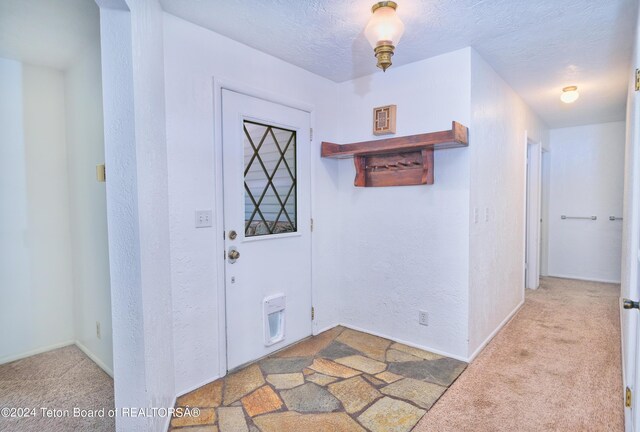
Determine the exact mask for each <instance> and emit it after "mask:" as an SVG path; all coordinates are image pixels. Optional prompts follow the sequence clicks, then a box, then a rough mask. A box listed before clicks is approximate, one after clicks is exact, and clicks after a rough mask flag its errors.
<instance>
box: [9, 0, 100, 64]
mask: <svg viewBox="0 0 640 432" xmlns="http://www.w3.org/2000/svg"><path fill="white" fill-rule="evenodd" d="M99 37H100V18H99V10H98V6H97V5H96V3H95V2H94V1H93V0H0V57H4V58H10V59H15V60H20V61H23V62H25V63H30V64H35V65H41V66H48V67H52V68H56V69H66V68H67V67H68V66H69V64H70V63H71V62H72V61H73V59H74V58H75V56H76V55H77V54H78V53H79V52H81V50H83V49H84V48H85V46H88V45H89V44H90V43H91V42H92V41H95V40H97V38H99Z"/></svg>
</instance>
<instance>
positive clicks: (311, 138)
mask: <svg viewBox="0 0 640 432" xmlns="http://www.w3.org/2000/svg"><path fill="white" fill-rule="evenodd" d="M309 141H313V128H309Z"/></svg>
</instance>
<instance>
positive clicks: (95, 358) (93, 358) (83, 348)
mask: <svg viewBox="0 0 640 432" xmlns="http://www.w3.org/2000/svg"><path fill="white" fill-rule="evenodd" d="M75 344H76V346H77V347H78V348H80V351H82V352H83V353H85V355H86V356H87V357H89V358H90V359H91V361H92V362H94V363H95V364H97V365H98V367H99V368H100V369H102V370H103V371H105V373H106V374H107V375H109V376H110V377H111V378H113V370H111V368H109V367H108V366H107V365H106V364H104V362H103V361H102V360H100V359H99V358H98V356H97V355H95V354H94V353H93V352H91V350H90V349H89V348H87V347H86V346H85V345H84V344H83V343H82V342H80V341H78V340H77V341H75Z"/></svg>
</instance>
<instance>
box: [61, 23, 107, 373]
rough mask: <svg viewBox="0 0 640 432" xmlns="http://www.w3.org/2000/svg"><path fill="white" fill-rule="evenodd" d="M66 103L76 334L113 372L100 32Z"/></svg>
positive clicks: (69, 81) (78, 65) (74, 70)
mask: <svg viewBox="0 0 640 432" xmlns="http://www.w3.org/2000/svg"><path fill="white" fill-rule="evenodd" d="M96 18H97V17H96ZM96 30H98V29H96ZM65 101H66V112H67V115H66V120H67V124H66V126H67V161H68V166H69V205H70V218H71V226H72V227H73V229H72V230H71V252H72V256H73V286H74V310H75V324H74V327H75V331H74V334H75V339H76V343H77V344H78V346H80V347H81V349H82V350H83V351H85V353H87V355H89V356H90V357H92V359H93V360H94V361H95V362H96V363H98V364H100V366H101V367H102V368H103V369H105V370H106V371H107V373H111V374H112V375H113V340H112V332H111V284H110V279H109V245H108V242H107V198H106V186H105V184H104V183H98V182H97V181H96V176H95V166H96V165H97V164H100V163H104V160H105V156H104V128H103V119H102V116H103V114H102V78H101V70H100V45H99V35H96V37H95V44H92V45H91V46H90V47H87V49H86V50H85V52H83V53H82V54H81V55H80V56H79V57H78V58H77V59H75V61H74V63H73V64H72V65H71V66H70V67H69V68H68V69H67V71H66V73H65ZM96 322H99V323H100V333H101V336H100V338H98V337H97V335H96Z"/></svg>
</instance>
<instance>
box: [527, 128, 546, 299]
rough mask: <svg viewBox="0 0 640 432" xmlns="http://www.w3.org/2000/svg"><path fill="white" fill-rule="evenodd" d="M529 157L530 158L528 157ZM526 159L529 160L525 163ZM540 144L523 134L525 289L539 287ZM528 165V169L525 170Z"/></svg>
mask: <svg viewBox="0 0 640 432" xmlns="http://www.w3.org/2000/svg"><path fill="white" fill-rule="evenodd" d="M529 155H531V157H529ZM527 159H529V160H528V161H527ZM541 160H542V142H540V141H534V140H532V139H531V138H530V137H529V135H528V132H525V213H524V215H525V242H524V244H525V264H524V265H525V275H526V278H525V288H530V289H537V288H538V286H539V285H540V197H541V180H542V171H541ZM527 164H528V168H527Z"/></svg>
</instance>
